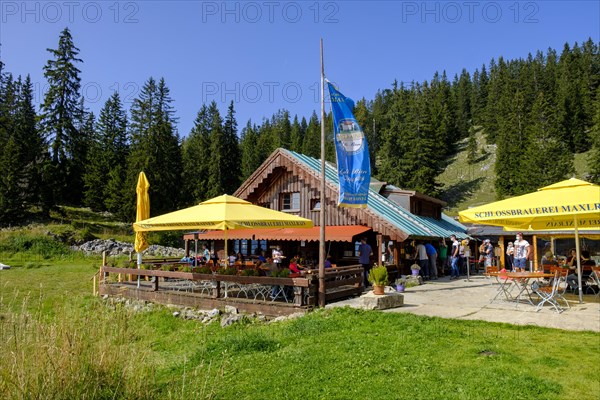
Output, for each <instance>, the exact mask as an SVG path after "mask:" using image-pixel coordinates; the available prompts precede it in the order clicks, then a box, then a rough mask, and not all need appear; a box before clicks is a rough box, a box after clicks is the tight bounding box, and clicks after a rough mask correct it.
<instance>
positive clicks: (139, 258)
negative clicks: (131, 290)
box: [137, 253, 142, 289]
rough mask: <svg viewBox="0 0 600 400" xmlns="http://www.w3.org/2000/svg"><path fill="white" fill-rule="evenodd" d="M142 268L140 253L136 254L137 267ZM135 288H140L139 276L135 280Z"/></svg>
mask: <svg viewBox="0 0 600 400" xmlns="http://www.w3.org/2000/svg"><path fill="white" fill-rule="evenodd" d="M141 266H142V253H137V267H138V269H140V268H141ZM137 288H138V289H139V288H140V276H139V275H138V279H137Z"/></svg>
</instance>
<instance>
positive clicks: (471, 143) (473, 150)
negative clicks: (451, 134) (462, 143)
mask: <svg viewBox="0 0 600 400" xmlns="http://www.w3.org/2000/svg"><path fill="white" fill-rule="evenodd" d="M476 159H477V137H476V135H475V128H474V127H471V128H469V138H468V140H467V164H469V165H471V164H475V160H476Z"/></svg>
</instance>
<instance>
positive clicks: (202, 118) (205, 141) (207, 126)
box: [182, 104, 212, 206]
mask: <svg viewBox="0 0 600 400" xmlns="http://www.w3.org/2000/svg"><path fill="white" fill-rule="evenodd" d="M210 131H211V121H210V117H209V112H208V107H207V106H206V105H205V104H203V105H202V107H201V108H200V110H199V111H198V114H197V115H196V119H195V120H194V127H193V128H192V130H191V132H190V134H189V135H188V137H187V138H186V139H184V141H183V143H182V161H183V185H184V193H185V196H184V197H183V199H182V201H183V205H185V206H190V205H193V204H198V203H199V202H201V201H204V200H206V199H208V197H207V191H208V178H209V168H210V164H211V162H212V161H211V153H210V138H209V136H210Z"/></svg>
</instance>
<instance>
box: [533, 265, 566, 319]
mask: <svg viewBox="0 0 600 400" xmlns="http://www.w3.org/2000/svg"><path fill="white" fill-rule="evenodd" d="M567 274H568V271H566V270H565V271H561V270H559V269H556V270H555V272H554V278H552V280H551V281H550V283H549V284H548V285H544V284H542V283H539V282H534V283H532V284H531V288H532V289H533V291H534V292H535V293H536V294H537V295H538V296H540V298H541V299H542V301H540V302H539V303H538V305H537V307H536V309H535V311H540V310H541V309H542V307H543V306H544V304H545V303H549V304H551V305H552V306H553V307H554V308H555V309H556V312H558V313H561V312H563V311H564V309H563V308H562V307H561V306H560V304H559V303H558V300H559V299H562V300H563V301H564V302H565V304H566V305H567V307H568V308H571V305H570V304H569V302H568V301H567V299H565V298H564V296H563V295H564V293H565V290H566V288H567V282H566V281H567ZM563 283H564V285H562V284H563Z"/></svg>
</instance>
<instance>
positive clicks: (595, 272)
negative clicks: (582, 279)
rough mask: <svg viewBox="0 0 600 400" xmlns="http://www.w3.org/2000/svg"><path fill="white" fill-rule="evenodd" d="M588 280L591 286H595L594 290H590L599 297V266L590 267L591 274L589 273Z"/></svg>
mask: <svg viewBox="0 0 600 400" xmlns="http://www.w3.org/2000/svg"><path fill="white" fill-rule="evenodd" d="M588 282H591V283H592V285H591V286H596V290H594V289H592V290H593V291H594V292H595V293H596V296H599V297H600V267H592V274H591V275H590V277H589V280H588ZM591 286H590V287H591Z"/></svg>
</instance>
